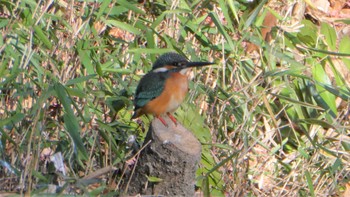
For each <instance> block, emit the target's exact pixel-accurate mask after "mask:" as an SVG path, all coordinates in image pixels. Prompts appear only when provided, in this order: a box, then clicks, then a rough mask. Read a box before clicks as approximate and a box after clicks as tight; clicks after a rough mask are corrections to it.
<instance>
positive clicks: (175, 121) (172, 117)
mask: <svg viewBox="0 0 350 197" xmlns="http://www.w3.org/2000/svg"><path fill="white" fill-rule="evenodd" d="M167 114H168V116H169V118H170V120H171V121H173V123H174V124H175V126H177V120H176V118H175V117H174V116H173V115H171V113H169V112H168V113H167Z"/></svg>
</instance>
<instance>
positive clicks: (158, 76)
mask: <svg viewBox="0 0 350 197" xmlns="http://www.w3.org/2000/svg"><path fill="white" fill-rule="evenodd" d="M169 76H170V74H169V72H161V73H154V72H149V73H147V74H146V75H145V76H144V77H142V79H141V80H140V82H139V85H138V86H137V88H136V94H135V98H134V105H135V110H136V109H138V108H140V107H143V106H145V105H146V104H147V103H148V102H150V101H151V100H153V99H154V98H156V97H158V96H159V95H160V94H161V93H162V92H163V90H164V84H165V81H166V79H167V78H168V77H169Z"/></svg>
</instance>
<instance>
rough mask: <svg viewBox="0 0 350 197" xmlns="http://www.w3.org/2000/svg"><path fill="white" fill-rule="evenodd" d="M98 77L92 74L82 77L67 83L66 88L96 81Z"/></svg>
mask: <svg viewBox="0 0 350 197" xmlns="http://www.w3.org/2000/svg"><path fill="white" fill-rule="evenodd" d="M96 76H97V75H96V74H92V75H88V76H82V77H77V78H74V79H70V80H68V81H67V83H66V86H70V85H74V84H77V83H83V82H86V81H88V80H90V79H94V78H95V77H96Z"/></svg>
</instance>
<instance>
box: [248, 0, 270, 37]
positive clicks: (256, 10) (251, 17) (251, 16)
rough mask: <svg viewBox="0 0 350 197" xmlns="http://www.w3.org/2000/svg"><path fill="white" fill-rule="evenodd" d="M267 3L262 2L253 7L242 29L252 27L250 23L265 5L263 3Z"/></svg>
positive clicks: (264, 0)
mask: <svg viewBox="0 0 350 197" xmlns="http://www.w3.org/2000/svg"><path fill="white" fill-rule="evenodd" d="M266 2H267V0H262V1H261V2H260V3H259V5H258V6H256V7H255V9H254V10H253V12H252V13H251V14H250V16H249V18H248V19H247V21H245V23H244V29H245V30H246V29H248V27H250V26H251V25H252V23H253V22H254V21H255V19H256V17H257V16H258V15H259V13H260V10H261V9H262V8H263V6H264V5H265V3H266Z"/></svg>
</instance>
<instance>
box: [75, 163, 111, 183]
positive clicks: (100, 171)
mask: <svg viewBox="0 0 350 197" xmlns="http://www.w3.org/2000/svg"><path fill="white" fill-rule="evenodd" d="M112 170H116V168H115V167H113V166H107V167H104V168H101V169H98V170H96V171H94V172H92V173H90V174H88V175H86V176H85V177H83V178H82V180H87V179H93V178H97V177H99V176H101V175H103V174H106V173H108V172H110V171H112Z"/></svg>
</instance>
